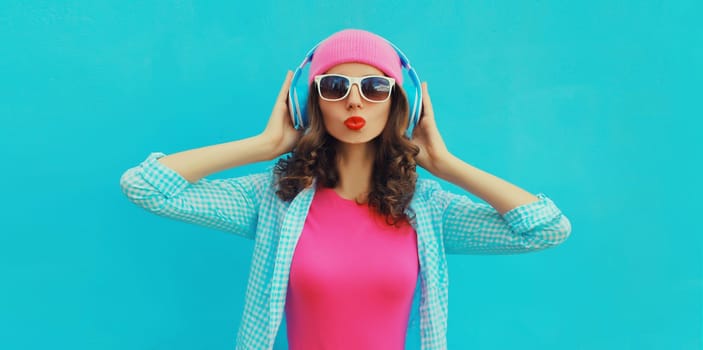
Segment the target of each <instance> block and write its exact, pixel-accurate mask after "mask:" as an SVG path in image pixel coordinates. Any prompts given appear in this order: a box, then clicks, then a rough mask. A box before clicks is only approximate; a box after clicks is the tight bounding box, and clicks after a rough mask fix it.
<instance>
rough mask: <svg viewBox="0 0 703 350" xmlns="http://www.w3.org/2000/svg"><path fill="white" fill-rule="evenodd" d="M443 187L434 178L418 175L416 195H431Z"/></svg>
mask: <svg viewBox="0 0 703 350" xmlns="http://www.w3.org/2000/svg"><path fill="white" fill-rule="evenodd" d="M441 189H442V186H440V184H439V182H438V181H437V180H434V179H430V178H420V177H418V179H417V182H415V195H416V196H419V197H428V196H431V195H432V193H434V192H435V191H439V190H441Z"/></svg>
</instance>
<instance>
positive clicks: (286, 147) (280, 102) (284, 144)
mask: <svg viewBox="0 0 703 350" xmlns="http://www.w3.org/2000/svg"><path fill="white" fill-rule="evenodd" d="M292 79H293V72H291V71H290V70H289V71H288V72H287V73H286V80H285V81H284V82H283V86H281V91H279V92H278V97H277V98H276V102H275V103H274V105H273V110H272V111H271V116H270V117H269V121H268V124H267V125H266V129H264V131H263V132H262V133H261V134H260V136H261V137H263V138H264V139H265V140H266V142H267V143H268V144H269V145H271V147H272V150H271V152H272V153H273V154H272V157H271V159H275V158H276V157H278V156H280V155H281V154H284V153H287V152H290V151H291V150H292V149H293V147H294V146H295V145H296V143H298V140H299V139H300V137H301V136H302V135H303V132H302V131H300V130H296V129H295V128H294V127H293V122H292V121H291V119H290V113H289V112H288V90H289V89H290V84H291V80H292Z"/></svg>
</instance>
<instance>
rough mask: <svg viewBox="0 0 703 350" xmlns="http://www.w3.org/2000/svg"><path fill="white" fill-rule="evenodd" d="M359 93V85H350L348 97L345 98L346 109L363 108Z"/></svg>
mask: <svg viewBox="0 0 703 350" xmlns="http://www.w3.org/2000/svg"><path fill="white" fill-rule="evenodd" d="M363 106H364V105H363V103H362V97H361V92H360V91H359V85H358V84H356V83H354V84H352V86H351V88H350V91H349V95H348V96H347V108H361V107H363Z"/></svg>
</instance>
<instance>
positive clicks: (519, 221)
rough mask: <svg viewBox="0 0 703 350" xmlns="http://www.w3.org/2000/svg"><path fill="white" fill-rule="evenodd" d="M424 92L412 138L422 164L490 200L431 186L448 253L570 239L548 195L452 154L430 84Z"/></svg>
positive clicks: (529, 247)
mask: <svg viewBox="0 0 703 350" xmlns="http://www.w3.org/2000/svg"><path fill="white" fill-rule="evenodd" d="M422 96H423V100H422V103H423V106H424V107H423V115H422V117H421V118H420V122H419V124H418V126H417V127H416V128H415V130H413V141H414V143H415V144H416V145H417V146H418V147H419V148H420V153H419V154H418V156H417V158H416V159H417V162H418V164H419V165H420V166H422V167H423V168H425V169H427V170H428V171H429V172H431V173H432V174H434V175H435V176H437V177H439V178H442V179H444V180H447V181H449V182H451V183H453V184H456V185H457V186H460V187H461V188H463V189H464V190H466V191H468V192H471V193H473V194H475V195H476V196H478V197H480V198H481V199H483V200H485V201H486V202H488V203H489V204H490V205H489V204H482V203H474V202H473V201H471V200H470V199H469V198H468V197H466V196H461V195H456V194H452V193H449V192H446V191H442V190H441V189H439V185H438V184H436V183H435V185H434V186H431V187H430V190H429V193H430V194H429V198H428V199H429V203H430V206H431V207H432V209H433V212H434V213H435V215H437V216H438V217H440V218H441V223H440V225H441V227H442V234H443V237H444V238H443V239H444V244H445V251H446V252H447V253H456V254H469V253H482V254H510V253H518V252H526V251H535V250H541V249H545V248H548V247H552V246H555V245H557V244H560V243H561V242H563V241H564V240H566V238H568V236H569V235H570V234H571V223H570V222H569V220H568V219H567V218H566V216H564V215H563V214H562V213H561V211H560V210H559V208H557V207H556V205H554V203H553V202H552V201H551V200H550V199H549V198H547V196H546V195H544V194H538V195H536V196H535V195H532V194H530V193H529V192H527V191H525V190H523V189H521V188H519V187H517V186H515V185H513V184H511V183H508V182H507V181H504V180H502V179H500V178H498V177H496V176H493V175H491V174H489V173H486V172H484V171H482V170H479V169H477V168H475V167H473V166H471V165H469V164H467V163H465V162H463V161H462V160H461V159H459V158H457V157H455V156H454V155H453V154H451V153H450V152H449V151H448V150H447V146H446V145H445V144H444V141H443V140H442V137H441V135H440V134H439V131H438V129H437V125H436V122H435V118H434V112H433V109H432V102H431V100H430V96H429V93H428V91H427V84H426V83H423V95H422Z"/></svg>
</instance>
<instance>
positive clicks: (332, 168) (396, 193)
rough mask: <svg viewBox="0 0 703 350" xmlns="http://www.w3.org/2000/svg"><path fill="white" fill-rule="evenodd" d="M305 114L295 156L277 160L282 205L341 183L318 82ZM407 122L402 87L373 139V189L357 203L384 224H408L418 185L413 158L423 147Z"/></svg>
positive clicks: (333, 139)
mask: <svg viewBox="0 0 703 350" xmlns="http://www.w3.org/2000/svg"><path fill="white" fill-rule="evenodd" d="M307 110H308V116H309V122H310V126H309V127H308V129H307V130H306V131H305V133H304V135H303V136H302V137H301V138H300V140H299V141H298V143H297V144H296V146H295V147H294V148H293V150H292V151H291V153H290V154H289V155H288V156H287V157H285V158H281V159H279V161H278V163H277V164H276V166H275V168H274V173H275V175H276V179H277V185H278V190H277V191H276V194H277V195H278V197H279V198H281V199H282V200H284V201H291V200H293V198H294V197H295V196H296V195H297V194H298V193H300V191H302V190H303V189H304V188H306V187H308V186H310V185H312V182H313V179H314V178H317V181H318V184H319V185H321V186H324V187H331V188H334V187H335V186H336V185H337V183H338V182H339V172H338V169H337V165H336V146H337V143H338V141H337V140H336V139H335V138H334V137H333V136H331V135H330V134H329V133H327V130H326V129H325V125H324V122H323V119H322V111H321V109H320V103H319V98H318V93H317V87H316V85H315V83H313V84H312V85H311V86H310V91H309V93H308V101H307ZM407 124H408V100H407V98H406V96H405V93H404V92H403V90H402V88H401V87H399V86H397V85H396V86H395V88H394V89H393V90H392V92H391V108H390V112H389V116H388V121H387V122H386V126H385V128H384V129H383V131H382V132H381V134H380V135H379V136H378V137H376V138H374V139H373V140H371V141H370V142H373V143H374V144H375V146H376V155H375V159H374V164H373V170H372V174H371V191H370V192H369V193H368V195H367V196H365V197H364V198H356V199H355V201H356V202H357V203H358V204H365V203H368V205H369V208H372V209H374V210H376V212H378V213H379V214H381V215H383V216H384V217H385V219H386V223H388V224H389V225H397V224H399V223H400V222H402V221H405V220H410V219H411V218H412V216H414V215H411V216H408V215H407V214H406V213H405V210H406V209H407V208H408V207H409V206H410V201H411V200H412V197H413V194H414V193H415V183H416V182H417V173H416V163H415V157H416V156H417V154H418V153H419V148H418V147H417V146H415V145H414V144H413V143H412V142H411V141H410V140H409V139H408V137H407V136H406V135H405V130H406V128H407Z"/></svg>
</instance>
